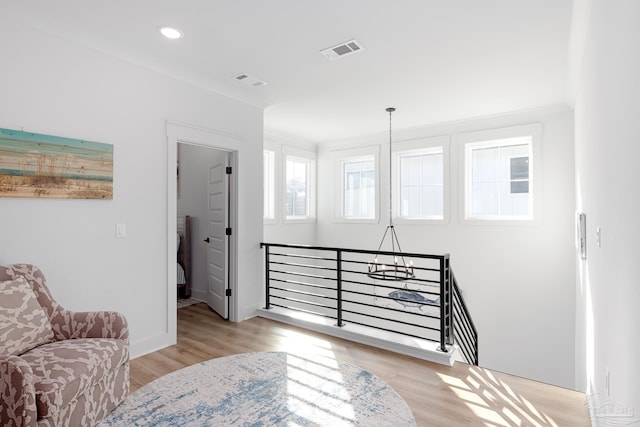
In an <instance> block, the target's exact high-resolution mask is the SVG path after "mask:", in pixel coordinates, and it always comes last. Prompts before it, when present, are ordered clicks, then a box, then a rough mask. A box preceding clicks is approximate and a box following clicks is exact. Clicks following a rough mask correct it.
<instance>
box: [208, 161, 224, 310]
mask: <svg viewBox="0 0 640 427" xmlns="http://www.w3.org/2000/svg"><path fill="white" fill-rule="evenodd" d="M227 164H228V155H225V156H224V158H221V159H220V161H219V162H216V164H215V165H213V166H211V167H210V168H209V186H208V197H209V200H208V218H207V219H208V224H207V229H208V236H207V241H208V247H207V270H208V271H207V274H208V289H207V304H208V305H209V307H211V309H212V310H213V311H215V312H216V313H218V314H219V315H220V316H222V317H223V318H225V319H227V318H228V317H229V305H228V298H227V294H226V292H227V288H228V283H229V269H228V265H229V264H228V257H229V238H228V236H227V234H226V229H227V227H229V225H228V224H229V209H228V201H229V185H228V179H229V178H228V177H229V176H228V175H227V173H226V168H227Z"/></svg>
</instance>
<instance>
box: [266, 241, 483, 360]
mask: <svg viewBox="0 0 640 427" xmlns="http://www.w3.org/2000/svg"><path fill="white" fill-rule="evenodd" d="M260 246H261V247H262V248H264V249H265V285H266V286H265V287H266V289H265V308H266V309H270V308H272V307H280V308H285V309H289V310H294V311H298V312H302V313H309V314H313V315H315V316H321V317H325V318H329V319H333V320H335V321H336V325H337V326H340V327H342V326H344V325H345V322H346V323H349V324H356V325H361V326H367V327H370V328H375V329H378V330H383V331H388V332H394V333H399V334H402V335H406V336H410V337H415V338H421V339H425V340H429V341H434V342H437V343H439V350H440V351H444V352H447V351H449V349H450V346H451V345H452V344H454V342H455V343H458V342H459V341H460V339H461V338H458V334H457V333H456V331H458V330H463V331H466V330H467V329H468V326H464V327H459V326H458V325H457V323H456V322H457V321H458V320H459V319H468V321H466V322H467V323H469V322H470V320H471V319H470V316H469V314H468V311H467V309H466V306H464V302H463V301H462V297H461V295H460V293H459V290H457V285H456V283H455V279H454V278H453V276H452V274H451V269H450V263H449V255H448V254H447V255H425V254H413V253H402V254H394V253H391V252H381V251H365V250H357V249H344V248H331V247H321V246H305V245H287V244H277V243H261V244H260ZM376 255H378V256H385V255H387V256H391V255H402V256H404V257H405V258H407V259H409V258H410V259H411V261H412V263H413V266H412V267H413V271H414V273H415V277H412V278H411V279H409V280H402V281H382V280H376V279H375V278H372V277H370V276H369V275H367V272H368V265H369V263H370V262H371V259H373V258H374V257H375V256H376ZM461 301H462V306H460V302H461ZM458 312H462V313H465V316H460V315H457V314H456V313H458ZM470 324H471V328H472V329H473V331H475V328H474V327H473V323H470ZM454 335H455V336H454ZM461 336H462V335H461ZM466 342H475V343H476V344H475V348H476V353H475V355H476V356H475V358H471V359H469V358H468V357H467V356H466V353H465V352H466V350H465V352H463V353H462V354H463V355H465V359H466V360H467V362H468V363H471V361H470V360H475V364H477V333H475V335H474V337H473V338H469V339H466V341H465V343H466Z"/></svg>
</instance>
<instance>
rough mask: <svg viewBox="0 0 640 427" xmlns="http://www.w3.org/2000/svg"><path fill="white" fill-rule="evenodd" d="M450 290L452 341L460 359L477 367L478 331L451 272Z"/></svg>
mask: <svg viewBox="0 0 640 427" xmlns="http://www.w3.org/2000/svg"><path fill="white" fill-rule="evenodd" d="M451 285H452V286H451V290H452V293H453V319H454V322H453V324H454V328H453V336H454V341H455V343H456V344H457V345H458V348H459V349H460V353H461V354H462V357H464V359H465V361H466V362H467V363H468V364H469V365H475V366H477V365H478V331H477V329H476V327H475V325H474V324H473V320H472V319H471V315H470V314H469V310H468V309H467V305H466V304H465V302H464V299H463V298H462V294H461V293H460V288H459V287H458V282H457V281H456V277H455V275H454V274H453V272H451Z"/></svg>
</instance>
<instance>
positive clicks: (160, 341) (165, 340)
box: [130, 333, 176, 359]
mask: <svg viewBox="0 0 640 427" xmlns="http://www.w3.org/2000/svg"><path fill="white" fill-rule="evenodd" d="M175 343H176V337H173V338H172V337H171V334H169V333H164V334H162V335H158V336H155V337H152V338H147V339H144V340H141V341H135V342H131V344H130V351H131V359H135V358H137V357H140V356H144V355H145V354H149V353H153V352H154V351H158V350H161V349H163V348H165V347H169V346H170V345H174V344H175Z"/></svg>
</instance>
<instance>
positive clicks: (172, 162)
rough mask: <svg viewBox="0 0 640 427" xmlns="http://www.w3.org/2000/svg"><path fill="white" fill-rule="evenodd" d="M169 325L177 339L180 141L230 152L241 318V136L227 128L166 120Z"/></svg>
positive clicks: (233, 280) (233, 263) (233, 270)
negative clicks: (176, 249)
mask: <svg viewBox="0 0 640 427" xmlns="http://www.w3.org/2000/svg"><path fill="white" fill-rule="evenodd" d="M166 131H167V177H168V178H167V325H166V330H167V333H168V334H169V337H170V339H171V342H173V343H175V342H176V339H177V281H176V272H175V269H176V267H175V263H176V254H175V247H176V243H175V236H176V233H177V225H176V217H177V215H178V202H177V195H178V193H177V190H178V187H177V179H178V171H177V167H176V165H177V161H178V143H182V144H190V145H196V146H201V147H207V148H212V149H216V150H220V151H226V152H228V153H230V160H229V162H230V165H231V167H232V168H233V175H234V179H232V180H231V186H230V189H229V191H230V194H229V195H230V198H231V201H230V206H229V209H230V210H231V212H229V226H230V227H231V228H232V230H233V233H232V235H231V236H230V237H231V239H230V241H229V245H230V250H229V260H230V261H229V284H228V286H229V288H230V289H231V296H230V297H229V302H228V303H229V320H231V321H233V322H237V321H238V290H237V277H238V275H237V270H238V233H237V227H238V163H239V162H238V157H239V151H238V146H239V143H240V142H241V139H240V138H238V137H236V136H234V135H230V134H227V133H224V132H219V131H215V130H210V129H204V128H200V127H196V126H190V125H187V124H183V123H178V122H171V121H167V123H166Z"/></svg>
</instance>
